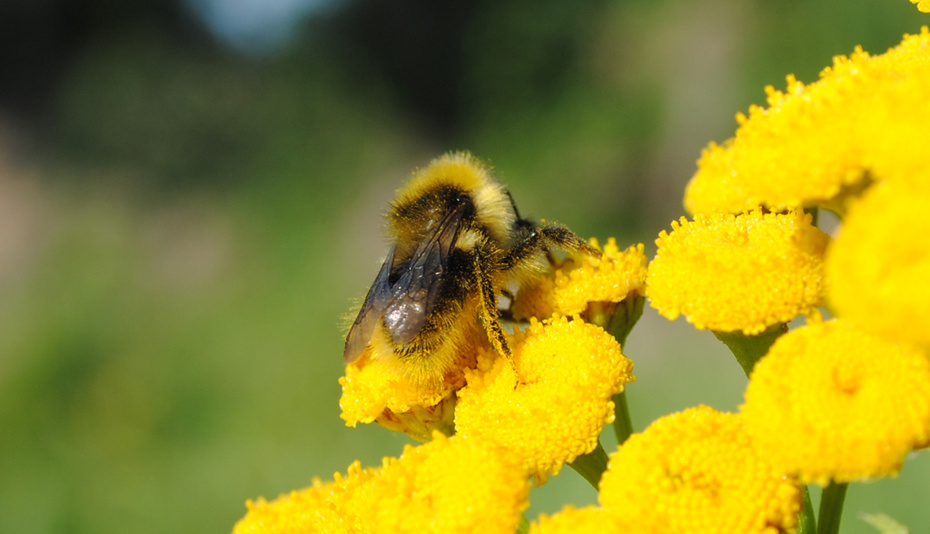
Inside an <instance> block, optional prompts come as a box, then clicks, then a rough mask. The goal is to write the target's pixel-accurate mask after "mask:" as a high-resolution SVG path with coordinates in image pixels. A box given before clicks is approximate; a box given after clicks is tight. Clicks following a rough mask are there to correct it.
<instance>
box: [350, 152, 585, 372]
mask: <svg viewBox="0 0 930 534" xmlns="http://www.w3.org/2000/svg"><path fill="white" fill-rule="evenodd" d="M387 229H388V234H389V237H390V239H391V242H392V243H393V244H392V245H391V247H390V249H389V250H388V253H387V258H386V259H385V260H384V264H383V265H382V266H381V269H380V270H379V271H378V275H377V276H376V277H375V281H374V283H373V284H372V285H371V289H369V291H368V294H367V295H366V297H365V300H364V302H363V303H362V306H361V309H360V310H359V312H358V317H356V319H355V322H354V323H353V324H352V326H351V327H350V329H349V332H348V335H347V336H346V343H345V352H344V353H343V358H344V359H345V361H346V363H351V362H354V361H355V360H356V359H358V358H359V357H360V356H361V355H362V354H363V352H365V350H366V349H367V348H369V347H370V350H371V357H373V358H385V357H392V356H393V357H396V358H397V359H398V360H399V361H400V362H401V363H402V364H404V365H403V367H404V373H405V374H408V375H411V374H414V375H418V376H412V377H410V378H413V379H419V378H424V377H427V376H432V377H437V376H440V377H441V376H442V374H443V373H445V372H446V371H448V370H449V368H450V367H452V366H454V365H455V361H456V359H457V353H458V352H460V351H462V350H463V348H467V347H468V346H469V344H470V343H473V338H474V336H475V334H476V333H477V335H478V336H480V337H482V338H484V337H485V336H486V338H487V340H490V342H491V343H492V345H493V347H494V348H495V349H496V350H497V351H498V352H500V353H502V354H504V355H507V356H510V350H509V348H508V346H507V340H506V337H505V335H504V330H503V328H502V326H501V323H500V313H501V312H500V310H499V309H498V305H497V298H498V295H500V294H501V292H502V291H504V288H505V287H512V286H513V285H515V284H519V283H520V282H521V281H522V280H525V279H526V278H527V277H530V276H533V275H538V274H540V273H541V272H543V271H544V270H545V269H546V268H547V266H548V261H547V259H549V258H551V251H550V247H552V246H557V247H559V248H562V249H565V250H568V251H583V252H586V253H590V254H595V255H599V254H600V252H599V251H598V250H597V249H595V248H594V247H592V246H590V245H589V244H588V243H587V242H586V241H585V240H583V239H582V238H580V237H579V236H577V235H576V234H575V233H573V232H572V231H571V230H569V229H568V228H566V227H565V226H562V225H560V224H555V223H544V224H536V223H535V222H533V221H530V220H529V219H524V218H523V217H521V216H520V213H519V212H518V211H517V207H516V206H515V205H514V202H513V199H512V198H511V196H510V193H509V192H508V191H507V190H506V189H505V188H504V187H503V186H501V185H500V184H499V183H497V182H496V181H495V180H494V178H493V177H492V175H491V172H490V169H489V168H488V167H487V166H485V165H484V164H483V163H481V162H480V161H479V160H478V159H477V158H475V157H473V156H472V155H470V154H468V153H451V154H447V155H445V156H442V157H440V158H438V159H436V160H434V161H433V162H431V163H430V164H429V165H428V166H427V167H426V168H425V169H423V170H422V171H420V172H418V173H416V174H415V175H414V177H413V178H412V179H411V181H410V182H409V183H407V184H406V185H405V186H404V187H403V188H401V189H400V190H399V191H398V193H397V197H396V199H395V200H394V201H393V203H392V204H391V206H390V208H389V211H388V213H387Z"/></svg>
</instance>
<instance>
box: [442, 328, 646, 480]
mask: <svg viewBox="0 0 930 534" xmlns="http://www.w3.org/2000/svg"><path fill="white" fill-rule="evenodd" d="M511 347H512V349H513V363H512V364H511V362H510V360H508V359H506V358H488V357H487V353H486V354H485V355H484V356H479V358H478V369H477V370H474V371H472V370H469V371H466V377H467V381H468V384H467V385H466V386H465V387H464V388H462V389H461V390H459V393H458V394H459V400H458V406H457V407H456V412H455V426H456V430H457V433H458V435H461V436H465V437H478V438H482V439H485V440H488V441H493V442H496V443H499V444H501V445H502V446H503V447H504V448H505V449H507V450H508V451H509V453H510V454H512V455H514V457H515V458H518V459H519V460H520V461H522V462H523V465H524V467H525V468H526V470H527V472H528V473H531V474H535V475H536V476H537V481H540V480H544V479H545V476H546V473H547V472H550V473H553V474H554V473H558V471H559V469H560V468H561V467H562V465H563V464H564V463H566V462H572V461H574V460H575V458H577V457H578V456H580V455H582V454H586V453H589V452H591V451H592V450H594V448H595V447H596V446H597V439H598V436H599V435H600V433H601V429H602V428H603V427H604V425H605V424H607V423H610V422H612V421H613V419H614V405H613V402H611V400H610V398H611V396H612V395H614V394H616V393H619V392H621V391H623V384H625V383H628V382H631V381H633V380H634V378H633V376H632V375H631V374H630V373H631V372H632V369H633V363H632V362H631V361H630V360H628V359H627V358H626V357H625V356H624V355H623V354H622V353H621V352H620V345H619V343H617V340H616V339H614V338H613V337H612V336H611V335H610V334H608V333H607V332H605V331H604V330H603V329H601V328H599V327H597V326H594V325H591V324H587V323H585V322H583V321H581V320H574V321H569V320H567V319H566V318H564V317H554V318H553V319H551V320H549V321H546V322H545V323H540V322H538V321H536V320H535V319H534V320H531V322H530V326H529V328H528V329H527V331H526V332H518V333H517V334H516V335H515V336H514V338H512V340H511Z"/></svg>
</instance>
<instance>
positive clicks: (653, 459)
mask: <svg viewBox="0 0 930 534" xmlns="http://www.w3.org/2000/svg"><path fill="white" fill-rule="evenodd" d="M599 500H600V503H601V505H602V506H603V507H604V508H607V509H608V510H610V511H611V512H613V513H616V514H619V515H620V516H623V517H625V518H627V519H629V520H630V521H631V522H633V523H639V522H643V521H644V522H647V523H651V524H660V525H664V526H665V529H664V530H665V531H667V532H691V533H721V534H731V533H733V532H739V533H746V534H749V533H755V532H759V533H767V534H768V533H774V532H781V531H786V530H791V529H793V528H794V527H795V525H796V523H797V513H798V512H799V511H800V508H801V492H800V488H799V487H798V486H797V485H796V484H795V483H794V482H793V481H792V480H790V479H789V478H787V477H785V476H783V475H782V473H781V472H780V471H778V470H777V469H775V468H774V467H773V466H772V465H771V464H770V463H769V462H768V461H767V459H766V458H765V456H764V455H762V454H759V453H758V452H757V451H756V449H755V448H754V446H753V442H752V440H751V439H750V437H749V435H748V434H747V433H746V432H745V430H744V429H743V423H742V421H741V418H740V416H739V415H737V414H728V413H720V412H716V411H714V410H713V409H711V408H708V407H706V406H699V407H696V408H690V409H687V410H685V411H683V412H679V413H676V414H672V415H668V416H665V417H662V418H660V419H658V420H656V421H655V422H653V423H652V424H651V425H649V427H648V428H646V430H645V431H643V432H642V433H639V434H634V435H633V436H631V437H630V439H629V440H627V441H626V442H625V443H624V444H623V445H622V446H621V447H620V448H619V449H618V450H617V452H616V453H614V454H613V455H612V456H611V459H610V464H609V466H608V468H607V471H606V472H605V473H604V477H603V478H602V479H601V486H600V497H599Z"/></svg>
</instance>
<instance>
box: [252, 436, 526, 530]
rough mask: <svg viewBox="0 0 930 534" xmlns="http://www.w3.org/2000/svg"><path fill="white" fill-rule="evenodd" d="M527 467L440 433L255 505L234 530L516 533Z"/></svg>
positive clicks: (483, 446) (495, 451) (479, 445)
mask: <svg viewBox="0 0 930 534" xmlns="http://www.w3.org/2000/svg"><path fill="white" fill-rule="evenodd" d="M528 495H529V481H528V479H527V478H526V476H525V474H524V472H523V469H522V468H521V467H520V466H519V465H518V464H516V463H514V462H512V461H510V460H508V459H507V458H506V457H505V456H504V455H503V454H502V451H500V450H499V449H498V448H496V447H494V446H493V445H491V444H489V443H485V442H476V441H475V440H467V439H463V438H460V437H455V438H445V437H443V436H442V435H441V434H437V435H436V436H435V438H434V439H433V441H431V442H430V443H428V444H426V445H422V446H420V447H411V446H407V447H406V448H405V449H404V453H403V455H402V456H401V457H400V458H399V459H394V458H386V459H385V460H384V465H383V467H381V468H379V469H368V470H362V469H361V468H360V467H359V465H358V464H357V463H356V464H353V465H352V466H351V467H350V468H349V475H348V476H347V477H346V478H342V477H340V476H339V475H337V476H336V480H335V481H334V482H332V483H329V484H322V483H320V482H319V481H315V482H314V486H313V487H311V488H308V489H306V490H302V491H296V492H292V493H291V494H289V495H285V496H282V497H280V498H279V499H277V500H275V501H272V502H270V503H268V502H265V501H264V500H259V501H258V502H257V503H250V504H249V513H248V514H247V515H246V517H245V518H244V519H242V520H241V521H240V522H239V523H238V524H237V525H236V529H235V530H234V534H245V533H246V532H248V533H257V534H260V533H267V534H272V533H280V534H285V533H287V534H291V533H300V532H352V533H356V532H357V533H372V534H376V533H381V532H394V533H405V532H410V533H418V534H419V533H429V532H436V533H443V534H446V533H463V534H464V533H472V532H481V533H483V534H490V533H495V532H499V533H507V534H512V533H513V532H514V530H515V529H516V527H517V523H518V522H519V519H520V515H521V514H522V512H523V511H524V510H525V509H526V506H527V496H528Z"/></svg>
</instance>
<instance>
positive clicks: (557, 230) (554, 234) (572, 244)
mask: <svg viewBox="0 0 930 534" xmlns="http://www.w3.org/2000/svg"><path fill="white" fill-rule="evenodd" d="M537 230H538V232H539V234H540V236H542V239H543V240H545V241H546V242H547V243H548V244H550V245H555V246H557V247H559V248H562V249H565V250H568V251H570V252H584V253H587V254H590V255H592V256H600V255H601V251H600V250H598V249H596V248H594V247H592V246H591V245H590V244H589V243H588V242H587V241H585V240H584V239H582V238H581V237H580V236H579V235H578V234H576V233H575V232H572V231H571V230H569V229H568V227H567V226H563V225H561V224H557V223H546V224H543V225H542V226H540V227H539V228H538V229H537Z"/></svg>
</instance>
